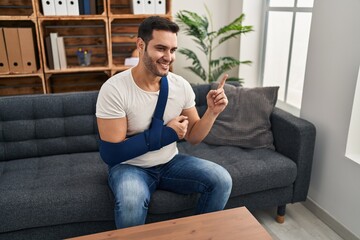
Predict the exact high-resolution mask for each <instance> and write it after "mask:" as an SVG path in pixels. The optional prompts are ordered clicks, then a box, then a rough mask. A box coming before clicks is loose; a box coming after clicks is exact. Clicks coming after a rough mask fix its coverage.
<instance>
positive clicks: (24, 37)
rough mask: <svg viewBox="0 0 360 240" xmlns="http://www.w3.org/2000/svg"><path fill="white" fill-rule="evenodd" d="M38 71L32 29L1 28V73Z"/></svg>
mask: <svg viewBox="0 0 360 240" xmlns="http://www.w3.org/2000/svg"><path fill="white" fill-rule="evenodd" d="M36 71H37V66H36V58H35V48H34V38H33V32H32V28H0V73H34V72H36Z"/></svg>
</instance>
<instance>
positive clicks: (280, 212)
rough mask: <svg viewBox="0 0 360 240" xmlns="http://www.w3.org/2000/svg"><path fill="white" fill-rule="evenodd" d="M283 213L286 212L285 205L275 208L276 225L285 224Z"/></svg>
mask: <svg viewBox="0 0 360 240" xmlns="http://www.w3.org/2000/svg"><path fill="white" fill-rule="evenodd" d="M285 211H286V205H281V206H278V208H277V216H276V221H277V222H278V223H284V222H285Z"/></svg>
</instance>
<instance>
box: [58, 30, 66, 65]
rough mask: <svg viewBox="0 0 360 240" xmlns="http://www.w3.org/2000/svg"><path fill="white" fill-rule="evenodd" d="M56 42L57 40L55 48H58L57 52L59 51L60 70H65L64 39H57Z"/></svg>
mask: <svg viewBox="0 0 360 240" xmlns="http://www.w3.org/2000/svg"><path fill="white" fill-rule="evenodd" d="M56 40H57V47H58V51H59V62H60V69H66V68H67V61H66V52H65V45H64V37H57V39H56Z"/></svg>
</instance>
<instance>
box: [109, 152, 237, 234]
mask: <svg viewBox="0 0 360 240" xmlns="http://www.w3.org/2000/svg"><path fill="white" fill-rule="evenodd" d="M109 185H110V188H111V189H112V191H113V193H114V196H115V223H116V227H117V228H125V227H131V226H137V225H141V224H144V223H145V219H146V215H147V211H148V207H149V203H150V198H151V194H152V193H153V192H154V191H155V190H156V189H162V190H166V191H171V192H176V193H180V194H190V193H200V194H201V196H200V199H199V201H198V203H197V206H196V212H195V213H196V214H201V213H207V212H213V211H218V210H222V209H224V207H225V204H226V203H227V201H228V199H229V196H230V192H231V188H232V180H231V177H230V174H229V173H228V172H227V171H226V170H225V169H224V168H223V167H221V166H220V165H217V164H216V163H213V162H210V161H206V160H203V159H200V158H196V157H192V156H186V155H181V154H178V155H176V156H175V157H174V158H173V159H172V160H171V161H170V162H168V163H166V164H163V165H159V166H155V167H151V168H141V167H136V166H132V165H129V164H118V165H116V166H114V167H113V168H111V169H110V172H109Z"/></svg>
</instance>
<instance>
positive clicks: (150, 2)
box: [144, 0, 156, 14]
mask: <svg viewBox="0 0 360 240" xmlns="http://www.w3.org/2000/svg"><path fill="white" fill-rule="evenodd" d="M155 1H156V0H144V9H145V14H154V13H155Z"/></svg>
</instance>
